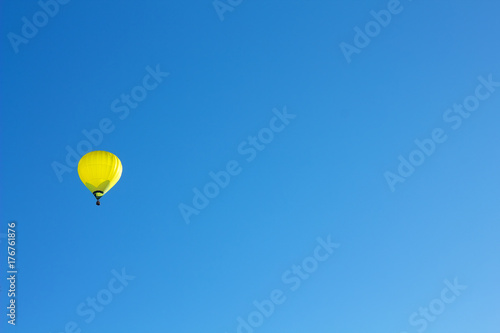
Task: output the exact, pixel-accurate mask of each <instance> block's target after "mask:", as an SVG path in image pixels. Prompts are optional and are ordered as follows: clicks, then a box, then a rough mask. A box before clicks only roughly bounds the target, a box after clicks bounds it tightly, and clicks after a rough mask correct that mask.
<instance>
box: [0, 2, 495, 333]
mask: <svg viewBox="0 0 500 333" xmlns="http://www.w3.org/2000/svg"><path fill="white" fill-rule="evenodd" d="M401 5H402V6H403V8H404V9H403V11H402V12H401V13H400V14H398V15H396V16H393V18H392V21H391V23H390V24H389V25H388V26H387V27H386V28H383V29H382V31H381V32H380V34H379V35H378V36H376V37H374V38H373V39H372V41H371V43H370V45H369V46H368V47H366V48H365V49H363V50H362V51H361V53H360V54H355V55H353V57H352V62H351V63H350V64H348V63H347V62H346V60H345V58H344V56H343V54H342V52H341V50H340V48H339V43H341V42H346V43H352V42H353V37H354V31H353V27H355V26H360V27H363V26H364V25H365V24H366V23H367V22H368V21H370V20H371V19H372V18H371V16H370V14H369V12H370V11H371V10H376V11H378V10H381V9H384V8H386V6H387V1H380V0H377V1H375V0H371V1H359V2H354V3H353V2H352V1H341V2H337V1H243V2H242V4H241V5H239V6H237V7H236V8H235V9H234V11H232V12H226V13H225V19H224V21H220V20H219V18H218V16H217V13H216V11H215V10H214V8H213V6H212V2H211V1H210V0H207V1H196V2H184V1H141V2H136V1H104V2H103V1H76V0H73V1H70V2H69V3H68V4H66V5H62V6H61V7H60V11H59V13H58V14H57V15H56V16H55V17H54V18H51V19H50V21H49V22H48V24H47V25H46V26H45V27H43V28H40V30H39V32H38V34H37V35H36V36H35V37H34V38H33V39H31V40H30V41H29V43H28V44H25V45H24V44H22V45H20V47H19V53H17V54H16V53H15V52H14V51H13V48H12V46H11V44H10V42H9V40H8V38H7V34H8V33H9V32H14V33H17V34H19V33H20V31H21V27H22V21H21V18H22V17H23V16H26V17H28V18H31V17H32V16H33V14H34V13H36V12H37V11H39V10H40V7H39V5H38V4H37V3H36V2H35V1H31V2H28V1H21V2H19V1H2V2H1V6H2V8H1V13H2V14H1V15H2V16H1V17H2V36H3V42H2V54H3V57H2V74H1V76H2V95H1V103H2V105H1V110H2V111H1V189H2V191H1V193H2V197H1V202H2V204H1V206H2V211H1V221H2V230H0V232H2V233H5V232H6V228H7V227H6V223H7V222H9V221H11V220H15V221H17V223H18V226H17V237H18V244H17V260H18V266H17V267H18V270H19V274H18V280H17V289H18V297H17V304H18V308H17V314H18V317H17V325H16V326H15V327H11V325H7V323H6V321H7V317H6V316H5V314H6V312H7V310H6V309H5V307H6V306H7V302H8V299H7V296H6V292H5V290H6V286H7V285H6V280H5V276H6V273H5V271H6V257H7V254H6V249H5V239H1V240H2V245H1V248H2V255H1V256H0V262H1V269H2V273H1V275H2V276H3V277H4V278H2V282H1V288H2V296H1V304H2V309H4V310H2V311H1V313H0V315H1V316H0V318H2V323H1V325H2V326H3V330H4V331H5V332H23V333H24V332H47V333H48V332H52V333H56V332H57V333H59V332H63V331H64V326H65V324H66V323H67V322H69V321H75V322H76V323H78V325H79V328H81V329H82V332H86V333H87V332H88V333H91V332H213V333H216V332H221V333H224V332H228V333H229V332H236V326H237V321H236V320H237V317H238V316H242V317H246V316H247V315H248V314H249V313H250V312H251V311H253V310H254V306H253V305H252V302H253V301H254V300H259V301H261V300H263V299H265V298H268V297H269V294H270V292H271V291H272V290H273V289H282V290H284V291H286V296H287V300H286V302H285V303H284V304H282V305H279V306H277V307H276V309H275V312H274V314H273V315H272V316H271V317H270V318H266V320H265V322H264V324H263V325H262V326H261V327H259V328H257V329H256V330H255V332H261V333H265V332H273V333H275V332H287V333H306V332H307V333H311V332H314V333H331V332H363V331H365V332H380V333H382V332H383V333H385V332H396V333H398V332H401V331H408V332H416V331H417V330H416V329H417V327H415V326H411V325H410V324H409V322H408V317H409V316H410V315H411V314H412V313H413V312H414V311H418V309H419V307H424V306H428V305H429V302H430V301H432V300H433V299H435V298H437V297H439V296H440V292H441V290H442V289H443V288H444V287H445V285H444V283H443V281H444V280H445V279H449V280H453V279H454V278H455V277H457V278H458V281H459V282H460V283H461V284H465V285H467V286H468V288H467V289H466V290H465V291H464V292H463V294H462V295H461V296H460V297H458V298H457V300H456V301H455V302H454V303H452V304H450V305H448V306H447V308H446V311H445V312H444V313H443V314H442V315H440V316H439V317H438V318H437V319H436V321H435V322H434V323H431V324H430V326H429V327H428V329H427V332H458V333H461V332H492V333H493V332H498V330H499V328H500V316H499V313H500V300H499V297H500V287H499V284H498V281H500V270H499V264H500V243H499V241H498V239H499V235H500V227H499V222H500V209H499V207H500V149H498V147H499V142H500V131H499V130H498V122H499V120H500V88H498V89H497V91H496V92H494V93H493V94H492V95H491V97H490V98H489V99H487V100H486V101H484V102H481V105H480V107H479V109H478V110H477V111H476V112H475V113H474V114H472V115H471V117H470V118H468V119H466V120H465V121H464V122H463V124H462V126H461V128H459V129H458V130H456V131H454V130H452V129H451V128H450V126H449V124H446V123H445V122H444V121H443V119H442V115H443V113H444V112H445V110H446V109H447V108H449V107H451V106H452V105H453V103H462V101H463V100H464V98H465V97H467V96H468V95H470V94H472V93H474V89H475V87H476V86H477V84H478V80H477V77H478V76H480V75H482V76H485V77H486V76H488V75H489V74H492V75H493V78H494V80H495V81H500V62H499V59H500V56H499V53H500V47H499V45H500V39H499V38H498V32H499V31H500V21H499V20H498V14H499V11H500V4H499V3H498V1H494V0H488V1H473V0H467V1H465V0H464V1H442V2H431V1H421V0H419V1H412V2H409V1H407V0H405V1H402V2H401ZM157 64H159V65H160V68H161V70H162V71H165V72H169V73H170V76H169V77H167V78H166V79H165V80H164V81H163V82H162V83H161V84H160V85H159V86H158V88H156V89H155V90H153V91H151V92H149V94H148V96H147V98H146V99H145V100H144V101H143V102H141V103H140V105H139V106H138V107H137V108H136V109H134V110H132V112H131V113H130V115H129V116H128V117H127V118H126V119H124V120H120V119H119V117H118V114H116V113H113V112H112V110H111V107H110V105H111V102H112V101H113V100H114V99H116V98H119V97H120V95H121V94H123V93H130V90H131V89H132V88H134V87H135V86H136V85H138V84H141V82H142V78H143V77H144V75H146V74H147V72H146V70H145V68H146V67H147V66H151V67H155V66H156V65H157ZM285 106H286V108H287V110H288V112H289V113H292V114H295V115H296V118H295V119H294V120H293V121H292V122H291V123H290V125H289V126H288V127H287V128H286V130H284V131H283V132H281V133H279V134H277V135H276V137H275V139H274V140H273V141H272V142H271V143H270V144H269V145H268V146H267V147H266V149H265V150H263V151H262V152H260V153H259V154H258V156H257V158H256V159H255V160H254V161H252V162H251V163H247V162H246V161H245V160H244V157H243V156H241V155H240V154H238V152H237V147H238V145H239V144H240V143H241V142H242V141H243V140H245V139H246V138H247V136H249V135H255V134H257V133H258V131H259V130H260V129H262V128H263V127H265V126H268V122H269V120H270V119H271V117H272V116H273V113H272V110H273V108H277V109H279V110H282V109H283V107H285ZM103 118H109V119H111V120H112V121H113V124H114V125H115V130H114V131H113V132H112V133H110V134H105V135H104V138H103V141H102V143H101V144H100V145H99V146H98V147H96V148H95V149H98V150H107V151H110V152H113V153H114V154H116V155H117V156H118V157H119V158H120V159H121V161H122V163H123V175H122V179H121V180H120V181H119V183H118V184H117V185H116V186H115V187H114V188H113V189H112V190H111V191H110V192H109V193H108V194H107V195H106V196H105V197H104V198H103V200H102V205H101V206H100V207H96V206H95V204H94V199H93V197H92V195H91V193H90V192H89V191H88V190H87V189H86V188H85V187H84V186H83V184H82V183H81V181H80V180H79V178H78V174H77V172H76V169H73V171H72V172H71V173H66V174H64V175H63V181H62V182H59V181H58V178H57V177H56V175H55V173H54V171H53V169H52V166H51V164H52V163H53V162H54V161H58V162H60V163H64V159H65V156H66V150H65V147H66V146H67V145H69V146H70V147H72V148H73V149H75V148H76V146H77V144H78V143H79V142H80V141H81V140H84V139H85V137H84V136H83V134H82V130H91V129H94V128H97V127H98V124H99V121H100V120H101V119H103ZM436 127H441V128H443V129H444V130H445V132H446V134H447V135H448V140H447V141H446V142H445V143H443V144H440V145H438V147H437V148H436V151H435V152H434V154H433V155H432V156H430V157H429V158H428V159H427V160H426V161H425V163H424V164H423V165H422V166H420V167H418V168H417V170H416V171H415V173H414V174H413V175H412V176H411V177H409V178H408V180H407V181H406V182H405V183H404V184H398V185H397V186H396V191H395V192H391V191H390V189H389V187H388V185H387V183H386V181H385V179H384V176H383V175H384V172H386V171H392V172H395V171H396V168H397V166H398V156H399V155H400V154H401V155H403V156H408V154H409V153H410V152H411V151H412V150H413V149H415V144H414V143H413V141H414V140H415V139H424V138H428V137H429V136H430V133H431V131H432V130H433V129H434V128H436ZM233 159H234V160H237V161H239V162H240V163H241V166H242V168H243V171H242V172H241V174H239V175H238V176H235V177H233V178H232V179H231V182H230V184H229V185H228V186H227V187H226V188H225V189H223V190H222V191H221V194H220V195H219V196H217V197H216V198H214V199H213V200H211V202H210V205H209V206H208V207H207V208H206V209H204V210H202V211H201V212H200V214H199V215H198V216H193V218H192V221H191V223H190V224H189V225H187V224H185V223H184V221H183V219H182V216H181V214H180V213H179V209H178V205H179V204H180V203H181V202H182V203H186V204H190V202H191V199H192V197H193V192H192V189H193V188H194V187H198V188H201V187H203V186H204V185H205V184H206V183H207V182H208V181H210V177H209V176H208V173H209V172H210V171H214V172H215V171H219V170H222V169H223V168H224V167H225V165H226V163H227V162H228V161H230V160H233ZM328 235H331V237H332V240H333V241H335V242H337V243H339V244H341V246H340V247H339V248H338V249H337V250H335V253H334V254H333V255H332V256H331V257H330V258H329V259H328V260H327V261H325V262H322V263H320V265H319V267H318V269H317V270H316V271H315V272H314V273H313V274H312V276H311V277H310V278H309V279H308V280H305V281H304V282H303V284H302V285H301V287H300V289H298V290H297V291H295V292H291V291H289V289H288V286H287V285H285V284H284V283H283V282H282V280H281V276H282V274H283V273H284V272H285V271H286V270H288V269H290V267H291V266H292V265H293V264H294V263H295V264H299V263H300V262H301V261H302V260H303V259H304V258H306V257H307V256H309V255H311V254H312V252H313V250H314V248H315V247H316V244H317V243H316V238H317V237H323V238H326V237H327V236H328ZM122 268H125V269H126V272H127V274H130V275H133V276H135V279H134V280H133V281H131V282H130V284H129V285H128V286H127V287H126V288H125V289H124V290H123V292H122V293H120V294H118V295H115V297H114V299H113V301H112V302H111V303H110V304H109V305H107V306H106V307H105V309H104V311H102V312H100V313H97V316H96V318H95V320H93V321H92V322H91V323H89V324H87V323H85V321H84V319H85V318H83V317H81V316H78V315H77V313H76V311H75V309H76V307H77V306H78V304H80V303H81V302H84V301H85V299H86V298H87V297H95V296H96V294H97V293H98V292H99V291H100V290H101V289H103V288H106V286H107V284H108V282H109V281H110V279H111V278H112V277H113V275H112V273H111V271H112V270H113V269H116V270H121V269H122Z"/></svg>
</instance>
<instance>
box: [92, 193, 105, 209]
mask: <svg viewBox="0 0 500 333" xmlns="http://www.w3.org/2000/svg"><path fill="white" fill-rule="evenodd" d="M93 194H94V197H95V198H96V200H97V201H96V203H95V204H96V205H97V206H100V205H101V202H100V201H99V199H101V197H102V195H103V193H102V191H95V192H94V193H93Z"/></svg>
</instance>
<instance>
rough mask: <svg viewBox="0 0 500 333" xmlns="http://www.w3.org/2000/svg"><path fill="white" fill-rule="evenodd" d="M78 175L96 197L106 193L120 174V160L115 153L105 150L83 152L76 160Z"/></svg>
mask: <svg viewBox="0 0 500 333" xmlns="http://www.w3.org/2000/svg"><path fill="white" fill-rule="evenodd" d="M78 175H79V176H80V179H81V180H82V182H83V184H85V186H87V188H88V189H89V190H90V192H92V194H93V195H94V196H95V198H96V199H97V202H96V205H98V206H99V205H100V204H101V203H100V202H99V199H100V198H101V197H102V196H103V195H104V194H106V192H108V191H109V190H110V189H111V188H112V187H113V186H114V185H115V184H116V183H117V182H118V180H119V179H120V177H121V175H122V162H120V160H119V159H118V157H116V156H115V155H113V154H111V153H108V152H107V151H101V150H96V151H91V152H90V153H87V154H85V155H84V156H83V157H82V158H81V159H80V162H78Z"/></svg>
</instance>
